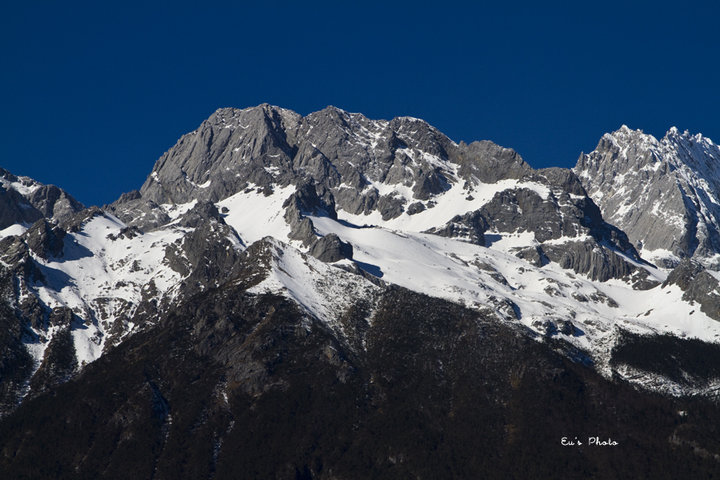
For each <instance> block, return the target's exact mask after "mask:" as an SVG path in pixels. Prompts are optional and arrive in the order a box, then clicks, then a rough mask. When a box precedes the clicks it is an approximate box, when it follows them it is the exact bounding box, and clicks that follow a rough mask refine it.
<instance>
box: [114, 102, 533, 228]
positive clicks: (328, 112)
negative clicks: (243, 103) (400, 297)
mask: <svg viewBox="0 0 720 480" xmlns="http://www.w3.org/2000/svg"><path fill="white" fill-rule="evenodd" d="M531 170H532V169H531V168H530V166H529V165H527V164H526V163H525V162H524V161H523V160H522V158H521V157H520V156H519V155H518V154H517V153H516V152H514V151H513V150H511V149H507V148H503V147H499V146H497V145H495V144H493V143H492V142H488V141H483V142H473V143H471V144H470V145H466V144H464V143H460V144H459V145H458V144H456V143H454V142H453V141H452V140H450V139H449V138H447V137H446V136H445V135H443V134H442V133H440V132H439V131H438V130H437V129H435V128H433V127H432V126H430V125H428V124H427V123H426V122H424V121H422V120H419V119H415V118H410V117H399V118H395V119H393V120H391V121H386V120H370V119H368V118H366V117H365V116H363V115H361V114H356V113H347V112H344V111H342V110H340V109H337V108H335V107H327V108H325V109H324V110H321V111H319V112H315V113H312V114H310V115H307V116H306V117H302V116H300V115H298V114H296V113H295V112H292V111H290V110H286V109H282V108H279V107H274V106H271V105H267V104H263V105H260V106H258V107H254V108H248V109H244V110H238V109H232V108H225V109H220V110H218V111H217V112H215V113H214V114H213V115H211V116H210V118H208V119H207V120H206V121H204V122H203V123H202V124H201V125H200V127H199V128H198V129H197V130H195V131H193V132H191V133H189V134H187V135H184V136H183V137H182V138H181V139H180V140H179V141H178V143H177V144H176V145H175V146H173V147H172V148H171V149H170V150H169V151H168V152H167V153H165V154H164V155H163V156H162V157H161V158H160V159H159V160H158V161H157V163H156V164H155V166H154V168H153V171H152V173H151V174H150V176H148V179H147V180H146V182H145V183H144V184H143V186H142V188H141V189H140V191H139V192H138V193H133V194H132V195H125V196H123V197H121V198H120V199H119V200H118V201H117V202H115V203H114V204H113V205H111V206H109V207H110V208H111V209H113V210H114V211H116V214H118V215H119V216H120V217H121V218H122V219H123V220H124V221H134V219H133V218H132V215H131V214H130V210H133V209H137V208H138V207H140V206H142V205H143V202H145V203H144V205H161V204H183V203H187V202H189V201H191V200H194V199H197V200H200V201H211V202H216V201H218V200H221V199H224V198H227V197H229V196H230V195H232V194H234V193H236V192H239V191H242V190H243V189H244V188H246V187H247V186H248V185H251V184H252V185H255V186H257V187H259V188H261V189H267V190H268V191H272V188H273V186H280V187H283V186H287V185H290V184H293V185H298V186H302V185H304V184H307V183H312V184H314V185H315V186H316V188H317V189H318V192H321V193H320V195H321V197H322V198H323V200H324V201H325V202H330V200H331V199H332V202H334V203H335V204H336V206H337V208H341V209H343V210H345V211H346V212H349V213H352V214H368V213H371V212H373V211H378V212H380V214H381V215H382V218H383V219H385V220H388V219H392V218H396V217H398V216H399V215H401V214H403V213H404V212H405V211H406V210H407V209H408V208H409V204H408V202H407V201H406V200H405V199H403V198H401V197H398V196H396V195H393V194H388V193H383V192H382V189H383V187H382V185H386V186H390V187H394V188H407V189H409V191H410V192H412V195H413V197H414V198H415V199H417V200H421V201H425V200H430V199H432V198H433V197H434V196H436V195H438V194H441V193H443V192H445V191H446V190H448V189H449V188H450V186H451V185H452V184H453V183H455V182H459V181H462V182H468V183H469V184H476V183H478V182H485V183H488V182H495V181H497V180H499V179H506V178H520V177H522V176H523V175H525V174H527V173H528V172H530V171H531ZM149 202H152V203H149ZM421 205H422V204H421ZM129 206H132V209H130V208H127V207H129ZM418 208H421V207H419V206H418V205H415V206H414V207H413V212H417V211H418ZM145 217H147V215H146V216H145ZM145 217H143V218H145ZM138 221H139V220H138ZM143 221H145V222H147V221H148V220H146V219H145V220H143Z"/></svg>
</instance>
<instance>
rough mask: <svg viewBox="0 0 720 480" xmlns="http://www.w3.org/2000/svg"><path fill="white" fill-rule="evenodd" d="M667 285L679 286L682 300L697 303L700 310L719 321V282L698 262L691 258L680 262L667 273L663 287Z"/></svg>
mask: <svg viewBox="0 0 720 480" xmlns="http://www.w3.org/2000/svg"><path fill="white" fill-rule="evenodd" d="M668 285H677V286H678V287H680V289H682V290H683V292H684V293H683V300H687V301H690V302H697V303H699V304H700V310H701V311H703V312H704V313H705V314H707V315H708V316H709V317H711V318H714V319H715V320H718V321H720V294H718V291H719V290H718V289H719V288H720V282H718V280H717V279H716V278H715V277H714V276H713V275H711V274H710V273H708V272H707V270H706V269H705V267H703V266H702V265H701V264H700V263H699V262H696V261H693V260H691V259H685V260H683V261H682V262H680V264H679V265H678V266H677V267H675V268H674V269H673V270H672V272H670V275H668V277H667V280H666V281H665V283H663V288H664V287H666V286H668Z"/></svg>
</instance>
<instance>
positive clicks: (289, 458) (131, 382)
mask: <svg viewBox="0 0 720 480" xmlns="http://www.w3.org/2000/svg"><path fill="white" fill-rule="evenodd" d="M0 182H1V185H0V472H3V474H2V475H1V476H2V478H8V479H21V478H28V479H38V478H41V479H44V478H77V479H85V478H87V479H90V478H92V479H95V478H119V479H120V478H122V479H128V478H138V479H145V478H147V479H170V480H176V479H185V478H187V479H226V478H278V479H285V478H299V479H310V478H313V479H363V478H391V479H398V478H422V479H438V478H523V479H524V478H603V479H605V478H673V479H678V478H693V479H700V478H719V477H720V272H719V271H718V269H720V147H718V146H717V145H716V144H714V143H713V142H712V141H711V140H709V139H708V138H705V137H703V136H702V135H699V134H698V135H691V134H690V133H688V132H685V133H681V132H679V131H678V130H677V129H674V128H673V129H671V130H670V131H669V132H668V133H667V135H666V136H665V137H664V138H662V139H660V140H658V139H656V138H654V137H652V136H650V135H647V134H644V133H643V132H641V131H639V130H631V129H629V128H628V127H625V126H623V127H622V128H620V129H619V130H617V131H616V132H613V133H608V134H605V135H604V136H602V138H601V139H600V141H599V143H598V146H597V148H596V149H595V151H593V152H591V153H589V154H582V155H580V158H579V160H578V162H577V165H576V167H575V168H574V169H563V168H546V169H539V170H536V169H533V168H532V167H530V166H529V165H528V164H527V163H525V161H524V160H523V159H522V158H521V157H520V155H518V154H517V153H516V152H515V151H513V150H511V149H508V148H503V147H501V146H498V145H496V144H494V143H492V142H490V141H479V142H473V143H470V144H465V143H463V142H461V143H459V144H458V143H455V142H453V141H452V140H450V139H449V138H448V137H447V136H445V135H444V134H442V133H441V132H439V131H438V130H437V129H435V128H433V127H432V126H430V125H429V124H427V123H426V122H424V121H422V120H419V119H415V118H410V117H399V118H395V119H393V120H390V121H386V120H370V119H368V118H366V117H365V116H363V115H361V114H357V113H347V112H345V111H343V110H340V109H337V108H334V107H327V108H325V109H324V110H321V111H319V112H316V113H312V114H310V115H307V116H304V117H303V116H301V115H298V114H297V113H294V112H292V111H290V110H286V109H283V108H278V107H275V106H271V105H267V104H263V105H260V106H257V107H253V108H247V109H244V110H238V109H232V108H224V109H220V110H218V111H216V112H215V113H214V114H212V115H211V116H210V118H208V119H207V120H205V121H204V122H203V123H202V124H201V125H200V126H199V127H198V128H197V129H196V130H194V131H192V132H190V133H188V134H186V135H184V136H183V137H182V138H180V140H178V142H177V143H176V144H175V146H173V147H172V148H171V149H170V150H169V151H168V152H166V153H165V154H164V155H163V156H162V157H161V158H160V159H159V160H158V161H157V162H156V163H155V166H154V167H153V169H152V171H151V172H150V175H149V176H148V177H147V180H146V181H145V183H144V184H143V185H142V186H141V187H140V189H139V190H136V191H133V192H129V193H126V194H124V195H122V196H121V197H120V198H119V199H118V200H117V201H115V202H114V203H112V204H110V205H105V206H102V207H90V208H85V207H84V206H83V205H81V204H80V203H79V202H77V201H76V200H75V199H73V197H72V196H71V195H70V194H69V193H67V192H64V191H63V190H61V189H59V188H57V187H55V186H48V185H42V184H40V183H38V182H36V181H34V180H32V179H30V178H27V177H19V176H16V175H13V174H12V173H10V172H7V171H5V170H1V169H0ZM588 439H592V440H594V441H590V442H588Z"/></svg>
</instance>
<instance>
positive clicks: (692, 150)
mask: <svg viewBox="0 0 720 480" xmlns="http://www.w3.org/2000/svg"><path fill="white" fill-rule="evenodd" d="M574 171H575V172H576V173H577V174H578V177H579V178H580V179H581V180H582V182H583V185H584V186H585V188H586V189H587V191H588V194H589V195H590V196H591V197H592V198H593V199H594V200H595V202H596V203H597V204H598V205H599V206H600V208H601V209H602V211H603V215H604V216H605V218H606V219H607V220H608V221H609V222H610V223H612V224H614V225H617V226H618V227H620V228H621V229H623V230H624V231H625V232H627V234H628V236H629V238H630V240H631V241H632V242H633V243H634V244H635V245H637V246H638V248H640V249H642V250H644V251H645V253H644V254H645V256H648V257H649V258H651V259H656V261H657V262H659V264H662V265H673V264H675V263H677V262H678V261H679V259H682V258H686V257H698V259H706V260H710V259H712V258H713V257H714V255H715V254H717V253H719V252H720V235H719V234H718V231H717V226H716V225H717V224H718V220H719V219H720V202H719V201H718V197H717V194H716V192H717V191H720V150H719V149H718V147H717V146H716V145H715V144H714V143H713V142H712V141H711V140H710V139H708V138H705V137H703V136H702V135H700V134H696V135H693V134H691V133H690V132H688V131H687V130H686V131H685V132H683V133H680V131H679V130H678V129H677V128H675V127H673V128H671V129H670V130H669V131H668V132H667V134H666V135H665V136H664V137H663V138H662V139H660V140H658V139H656V138H655V137H653V136H652V135H648V134H645V133H643V132H642V131H640V130H631V129H629V128H627V127H625V126H623V127H621V128H620V129H619V130H617V131H615V132H613V133H611V134H606V135H604V136H603V137H602V138H601V139H600V142H599V143H598V146H597V148H596V149H595V150H594V151H593V152H591V153H589V154H584V155H581V156H580V158H579V159H578V162H577V165H576V166H575V169H574Z"/></svg>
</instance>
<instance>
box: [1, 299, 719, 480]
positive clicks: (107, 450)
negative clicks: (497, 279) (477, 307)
mask: <svg viewBox="0 0 720 480" xmlns="http://www.w3.org/2000/svg"><path fill="white" fill-rule="evenodd" d="M343 324H344V328H345V331H346V332H348V331H351V332H353V336H359V337H360V338H356V340H358V341H359V342H360V344H362V342H364V345H365V348H352V347H351V346H350V345H349V343H348V342H347V340H346V337H345V336H344V335H339V334H338V333H337V332H333V331H331V330H330V329H329V328H328V327H327V326H326V325H325V324H323V323H321V322H319V321H316V320H314V319H311V318H308V317H306V316H304V315H303V314H302V313H301V312H300V311H299V310H298V309H297V307H296V306H295V305H294V304H293V303H290V302H289V301H287V300H286V299H284V298H281V297H277V296H273V295H269V294H268V295H260V296H254V295H249V294H247V293H245V292H244V291H243V286H242V285H239V286H232V287H230V286H226V287H223V288H220V289H215V290H212V291H210V292H207V293H204V294H200V295H197V296H195V297H193V298H192V299H191V300H190V301H188V302H186V303H185V305H184V306H182V307H180V308H178V309H176V310H175V311H174V312H172V313H171V314H170V315H169V316H168V317H167V318H165V319H164V320H163V321H162V322H161V323H160V324H159V325H158V326H157V327H155V328H154V329H152V330H149V331H147V332H145V333H141V334H138V335H136V336H134V337H133V338H131V339H129V340H128V341H127V342H125V343H123V344H122V345H121V346H119V347H117V348H116V349H114V350H112V351H111V352H109V353H108V354H107V355H105V356H103V357H101V358H100V359H99V360H98V361H96V362H95V363H93V364H91V365H90V366H89V367H88V368H87V369H86V370H85V371H84V372H83V373H82V374H81V375H80V376H79V377H77V378H76V379H74V380H72V381H70V382H68V383H65V384H63V385H60V386H59V387H56V388H55V389H53V390H51V391H49V392H47V393H45V394H42V395H40V396H38V397H36V398H33V399H31V400H29V401H28V402H26V403H25V404H23V405H22V406H21V407H20V408H19V409H18V410H16V411H15V412H14V413H13V414H12V415H10V416H9V417H6V418H5V419H4V420H3V421H2V423H0V471H2V472H3V476H2V477H3V478H12V479H22V478H28V479H38V478H41V479H43V478H77V479H83V478H88V479H90V478H93V479H94V478H118V479H120V478H121V479H128V478H137V479H145V478H155V479H172V480H175V479H183V478H187V479H203V478H217V479H224V478H233V479H234V478H263V479H265V478H290V479H293V478H327V479H329V478H358V479H361V478H363V479H364V478H392V479H397V478H426V479H438V478H523V479H524V478H603V479H606V478H673V479H678V478H694V479H699V478H718V475H719V474H720V458H719V457H718V455H717V454H718V453H720V443H719V442H718V438H720V436H719V435H718V432H717V431H716V430H717V428H716V425H720V409H718V407H717V406H716V405H713V404H710V403H707V402H706V401H701V400H682V401H681V400H670V399H667V398H663V397H661V396H658V395H651V394H645V393H639V392H637V391H635V390H633V389H632V388H630V387H629V386H627V385H623V384H617V383H611V382H609V381H606V380H604V379H603V378H601V377H600V376H598V375H597V374H596V373H594V372H593V371H592V370H590V369H588V368H587V367H585V366H582V365H580V364H574V363H572V362H571V361H570V360H568V359H567V358H565V357H563V356H561V355H559V354H556V353H554V352H553V351H551V350H550V349H549V348H548V347H547V346H546V345H544V344H542V343H537V342H535V341H533V340H531V339H529V338H528V337H527V336H526V335H524V334H522V333H521V332H518V331H515V330H514V329H513V328H510V327H508V326H507V325H503V324H499V323H498V322H497V321H495V320H491V319H486V318H484V317H482V316H481V315H480V314H478V313H476V312H472V311H469V310H466V309H464V308H462V307H460V306H457V305H454V304H451V303H448V302H445V301H442V300H437V299H432V298H428V297H426V296H422V295H419V294H415V293H412V292H409V291H406V290H402V289H399V288H389V289H387V290H386V292H385V293H384V295H383V298H382V299H381V300H380V305H379V309H378V311H377V312H376V314H375V316H374V317H373V322H372V324H371V325H369V324H368V323H367V321H366V319H365V311H364V309H363V308H357V309H353V310H352V311H351V312H348V315H346V316H345V318H344V319H343ZM680 411H683V412H686V413H684V414H679V412H680ZM564 436H565V437H570V439H574V438H575V437H577V438H578V439H580V440H581V441H583V443H585V442H586V440H587V437H590V436H599V437H601V439H603V440H604V439H606V438H607V437H612V439H613V440H615V441H617V442H618V443H619V445H618V446H615V447H598V446H588V445H586V444H585V445H583V446H575V447H571V446H566V447H563V446H561V445H560V440H561V438H562V437H564Z"/></svg>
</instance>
